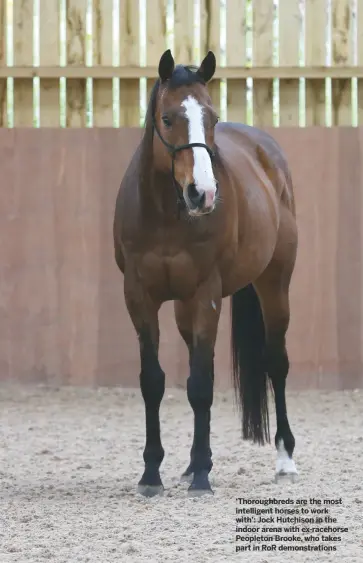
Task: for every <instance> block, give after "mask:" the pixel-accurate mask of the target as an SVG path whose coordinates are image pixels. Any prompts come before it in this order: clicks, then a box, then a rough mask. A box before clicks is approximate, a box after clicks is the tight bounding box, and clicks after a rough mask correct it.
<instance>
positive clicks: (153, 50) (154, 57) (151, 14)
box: [146, 0, 177, 101]
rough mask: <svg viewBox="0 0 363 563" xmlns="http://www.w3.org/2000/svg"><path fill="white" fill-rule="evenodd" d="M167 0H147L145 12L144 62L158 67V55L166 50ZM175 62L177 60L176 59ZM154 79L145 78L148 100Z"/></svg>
mask: <svg viewBox="0 0 363 563" xmlns="http://www.w3.org/2000/svg"><path fill="white" fill-rule="evenodd" d="M167 4H168V0H147V12H146V17H147V20H146V64H147V65H152V66H156V67H158V65H159V61H160V57H161V55H162V54H163V53H164V51H165V50H166V28H167V25H166V13H167ZM176 62H177V61H176ZM154 83H155V80H153V79H149V80H147V99H148V101H149V99H150V94H151V90H152V87H153V85H154Z"/></svg>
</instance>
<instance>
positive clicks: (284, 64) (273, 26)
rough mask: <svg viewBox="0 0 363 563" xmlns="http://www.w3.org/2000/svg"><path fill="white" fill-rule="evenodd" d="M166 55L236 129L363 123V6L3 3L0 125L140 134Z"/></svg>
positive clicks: (139, 0) (293, 1) (67, 0)
mask: <svg viewBox="0 0 363 563" xmlns="http://www.w3.org/2000/svg"><path fill="white" fill-rule="evenodd" d="M167 47H172V49H173V53H174V55H175V58H176V60H177V62H182V63H197V62H198V61H199V60H200V58H201V56H202V55H204V54H205V53H206V52H207V50H208V49H212V50H213V51H214V52H215V53H216V55H217V59H218V69H217V72H216V79H215V80H214V81H213V82H212V84H211V91H212V97H213V101H214V103H215V104H216V106H217V107H218V106H219V107H220V109H221V113H222V115H223V117H224V118H228V119H229V120H238V121H244V122H252V123H254V124H255V125H258V126H271V125H281V126H286V125H288V126H291V125H292V126H296V125H307V126H310V125H352V124H353V125H358V124H362V123H363V0H175V1H173V0H0V126H3V127H6V126H33V125H36V126H39V125H40V126H42V127H43V126H52V127H58V126H59V125H61V126H67V127H83V126H97V127H105V126H106V127H108V126H139V125H140V119H141V118H142V114H143V111H144V109H145V107H144V106H145V99H146V95H147V92H148V90H149V87H150V84H151V83H152V82H153V81H154V79H155V78H156V75H157V64H158V61H159V58H160V55H161V53H162V52H163V51H164V50H165V48H167ZM9 77H10V79H9ZM252 81H253V82H252ZM276 100H277V101H276ZM327 103H328V105H327ZM302 107H303V110H302V113H301V108H302Z"/></svg>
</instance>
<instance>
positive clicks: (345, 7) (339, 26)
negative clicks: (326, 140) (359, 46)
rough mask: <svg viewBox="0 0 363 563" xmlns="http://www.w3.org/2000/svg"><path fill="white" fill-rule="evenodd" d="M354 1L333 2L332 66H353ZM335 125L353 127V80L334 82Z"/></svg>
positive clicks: (336, 0) (333, 0)
mask: <svg viewBox="0 0 363 563" xmlns="http://www.w3.org/2000/svg"><path fill="white" fill-rule="evenodd" d="M352 4H353V2H352V0H332V66H346V65H352V64H353V61H354V58H353V54H354V52H353V49H354V39H353V18H352V7H353V6H352ZM332 106H333V107H332V109H333V125H352V80H351V79H343V80H340V79H336V80H332Z"/></svg>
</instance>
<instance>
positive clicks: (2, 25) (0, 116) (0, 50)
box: [0, 0, 7, 127]
mask: <svg viewBox="0 0 363 563" xmlns="http://www.w3.org/2000/svg"><path fill="white" fill-rule="evenodd" d="M6 14H7V10H6V0H0V66H2V67H4V66H5V65H6V20H7V18H6ZM6 125H7V119H6V79H5V78H4V79H0V127H6Z"/></svg>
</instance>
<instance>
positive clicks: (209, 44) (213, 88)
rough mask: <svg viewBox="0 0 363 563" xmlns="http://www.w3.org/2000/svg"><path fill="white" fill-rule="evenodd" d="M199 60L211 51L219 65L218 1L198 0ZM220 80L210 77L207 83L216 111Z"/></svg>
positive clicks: (219, 98)
mask: <svg viewBox="0 0 363 563" xmlns="http://www.w3.org/2000/svg"><path fill="white" fill-rule="evenodd" d="M200 20H201V24H200V62H201V61H202V60H203V59H204V57H205V56H206V54H207V53H208V51H213V53H214V54H215V56H216V59H217V66H219V65H220V55H221V49H220V29H221V26H220V1H219V0H200ZM220 88H221V86H220V80H217V79H212V81H211V82H210V83H209V84H208V90H209V94H210V97H211V98H212V102H213V105H214V107H215V109H216V111H217V113H219V112H220V104H221V91H220Z"/></svg>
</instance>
